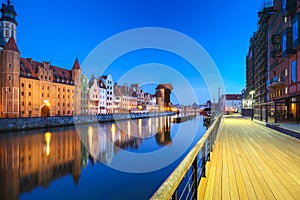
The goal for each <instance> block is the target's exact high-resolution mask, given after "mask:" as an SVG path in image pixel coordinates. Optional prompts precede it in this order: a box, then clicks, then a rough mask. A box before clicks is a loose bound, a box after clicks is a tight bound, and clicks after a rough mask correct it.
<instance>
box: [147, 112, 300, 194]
mask: <svg viewBox="0 0 300 200" xmlns="http://www.w3.org/2000/svg"><path fill="white" fill-rule="evenodd" d="M212 126H213V127H211V128H210V129H209V130H208V131H212V130H215V129H218V133H217V139H216V140H215V142H214V143H212V145H211V146H212V147H211V148H210V147H208V150H210V151H208V152H207V155H204V154H203V150H204V149H202V152H201V150H199V148H198V149H197V150H198V152H197V153H195V152H193V153H191V154H193V155H191V154H189V155H187V157H186V159H187V158H189V159H190V160H191V161H190V168H188V167H187V166H186V162H185V160H184V161H183V162H182V163H181V164H180V165H179V166H178V167H177V168H185V169H186V170H182V171H181V173H184V176H183V177H191V178H190V179H191V181H184V179H185V178H182V179H180V180H178V179H174V180H176V181H178V182H176V183H174V182H173V183H172V182H171V181H170V180H173V179H172V176H177V177H178V176H179V175H178V171H177V174H176V173H173V174H171V175H170V177H169V178H168V179H167V180H166V182H165V183H164V184H163V185H162V187H161V188H159V189H158V191H157V192H156V193H155V194H154V196H153V197H152V199H159V197H162V196H163V197H165V198H166V199H167V198H172V199H186V197H187V199H300V170H299V169H300V151H299V149H300V140H299V139H297V138H294V137H291V136H289V135H286V134H283V133H281V132H278V131H276V130H273V129H271V128H268V127H266V126H264V125H261V124H257V123H255V122H253V121H251V120H250V119H249V118H242V117H222V119H221V123H220V126H218V124H215V123H214V124H213V125H212ZM210 134H211V133H208V134H206V135H205V137H206V138H209V135H210ZM206 138H205V139H206ZM203 144H204V143H203V142H201V146H202V147H203V148H204V147H205V146H206V145H204V146H203ZM194 150H196V148H195V149H194ZM191 152H192V151H191ZM204 152H206V150H205V151H204ZM198 156H202V162H201V164H200V165H199V164H195V163H199V162H197V157H198ZM193 159H195V160H196V161H195V160H193ZM201 166H202V167H201ZM203 166H204V167H203ZM199 168H200V169H202V170H199ZM203 170H204V172H203ZM191 173H192V175H190V174H191ZM168 181H169V183H168ZM182 183H184V184H185V185H184V186H183V187H184V188H195V186H196V187H197V188H198V189H197V190H193V189H191V190H189V191H188V192H186V191H183V192H182V191H179V188H180V187H182ZM174 185H175V186H174ZM170 186H172V187H177V189H175V190H174V188H173V189H172V191H170V190H168V189H166V188H172V187H170ZM161 189H166V190H165V191H162V190H161ZM159 195H161V196H159ZM196 197H197V198H196Z"/></svg>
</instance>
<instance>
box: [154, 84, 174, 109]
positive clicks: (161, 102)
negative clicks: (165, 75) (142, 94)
mask: <svg viewBox="0 0 300 200" xmlns="http://www.w3.org/2000/svg"><path fill="white" fill-rule="evenodd" d="M172 90H173V86H172V85H171V84H159V85H158V86H157V87H156V93H155V97H156V104H157V105H158V107H159V110H160V111H167V110H168V109H169V108H170V106H171V105H170V104H171V98H170V97H171V92H172Z"/></svg>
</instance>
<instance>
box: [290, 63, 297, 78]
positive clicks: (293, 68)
mask: <svg viewBox="0 0 300 200" xmlns="http://www.w3.org/2000/svg"><path fill="white" fill-rule="evenodd" d="M296 74H297V65H296V60H294V61H292V63H291V82H292V83H296V81H297V75H296Z"/></svg>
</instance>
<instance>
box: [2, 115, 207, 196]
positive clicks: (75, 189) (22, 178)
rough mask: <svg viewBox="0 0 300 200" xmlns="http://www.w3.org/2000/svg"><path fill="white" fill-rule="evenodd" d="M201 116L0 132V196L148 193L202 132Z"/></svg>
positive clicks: (130, 194) (151, 191)
mask: <svg viewBox="0 0 300 200" xmlns="http://www.w3.org/2000/svg"><path fill="white" fill-rule="evenodd" d="M202 121H203V120H202V117H197V118H194V119H193V120H190V121H187V122H184V123H181V124H173V123H172V122H171V118H170V117H159V118H147V119H139V120H128V121H121V122H115V123H102V124H94V125H80V126H77V127H67V128H55V129H47V130H36V131H27V132H26V133H20V132H18V133H10V134H3V135H0V199H1V200H2V199H9V200H13V199H67V198H68V199H130V200H132V199H148V198H149V197H150V196H151V195H152V194H153V193H154V192H155V191H156V189H157V188H158V187H159V186H160V185H161V183H162V182H163V181H164V180H165V179H166V178H167V177H168V175H169V174H170V173H171V172H172V170H174V168H175V167H176V165H177V164H178V163H179V162H180V160H182V158H183V157H184V154H186V153H187V152H188V149H190V148H191V147H192V146H193V144H195V143H196V141H198V140H199V139H200V138H201V136H202V135H203V133H204V132H205V130H206V128H205V127H203V123H202ZM195 130H197V131H195ZM193 133H195V137H194V135H193ZM182 152H184V153H183V154H182ZM161 167H163V168H161ZM153 170H154V171H153Z"/></svg>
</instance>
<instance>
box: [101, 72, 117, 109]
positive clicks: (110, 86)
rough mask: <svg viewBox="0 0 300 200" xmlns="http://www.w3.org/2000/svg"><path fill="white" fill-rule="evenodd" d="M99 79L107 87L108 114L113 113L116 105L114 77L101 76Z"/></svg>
mask: <svg viewBox="0 0 300 200" xmlns="http://www.w3.org/2000/svg"><path fill="white" fill-rule="evenodd" d="M99 79H100V80H101V81H102V82H103V83H104V84H105V86H106V113H108V114H112V113H113V107H114V106H113V105H114V81H113V78H112V76H111V75H110V74H109V75H107V76H100V77H99Z"/></svg>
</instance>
